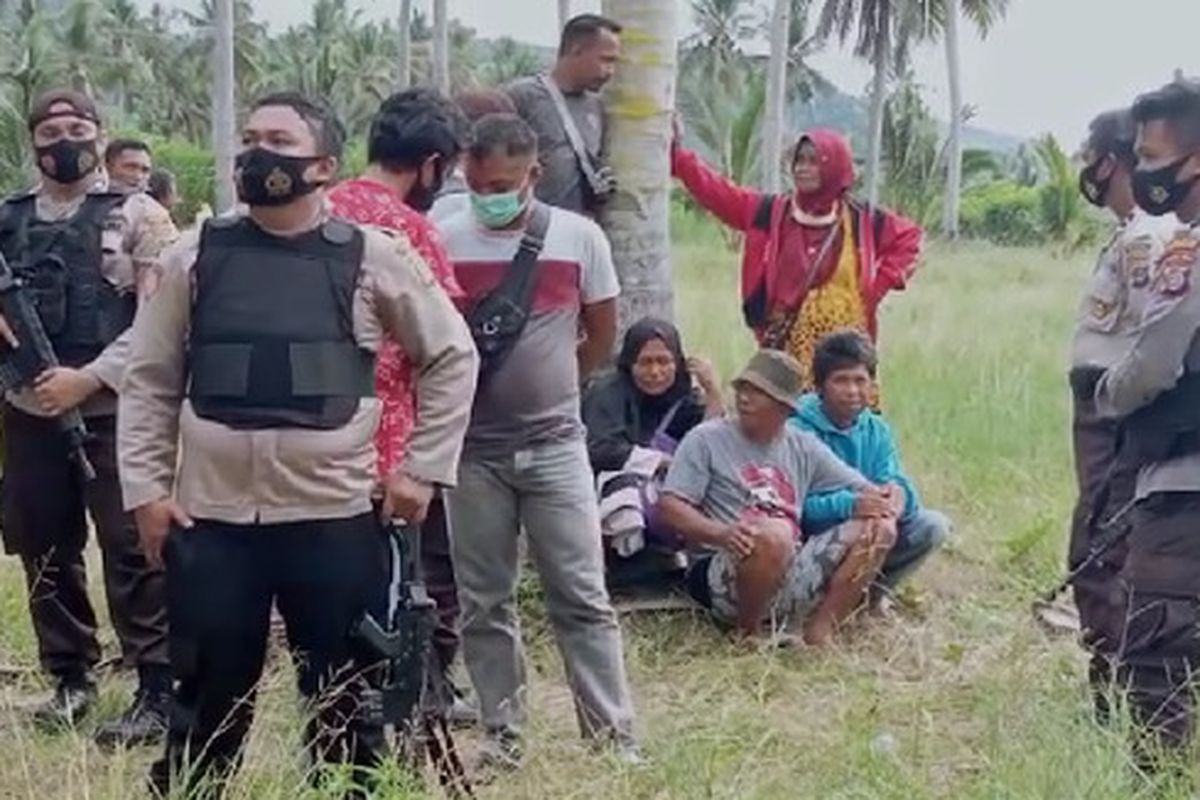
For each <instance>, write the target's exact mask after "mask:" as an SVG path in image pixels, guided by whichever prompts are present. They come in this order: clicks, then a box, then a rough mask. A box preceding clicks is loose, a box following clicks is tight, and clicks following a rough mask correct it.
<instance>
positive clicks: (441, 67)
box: [433, 0, 450, 95]
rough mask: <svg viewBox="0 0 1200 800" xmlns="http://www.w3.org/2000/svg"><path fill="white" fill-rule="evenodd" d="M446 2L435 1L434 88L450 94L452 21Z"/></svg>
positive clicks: (444, 0) (441, 0)
mask: <svg viewBox="0 0 1200 800" xmlns="http://www.w3.org/2000/svg"><path fill="white" fill-rule="evenodd" d="M448 13H449V12H448V11H447V10H446V0H433V86H434V88H435V89H437V90H438V91H439V92H441V93H442V94H446V95H448V94H450V19H449V17H448Z"/></svg>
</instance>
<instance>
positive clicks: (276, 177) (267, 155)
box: [233, 147, 321, 206]
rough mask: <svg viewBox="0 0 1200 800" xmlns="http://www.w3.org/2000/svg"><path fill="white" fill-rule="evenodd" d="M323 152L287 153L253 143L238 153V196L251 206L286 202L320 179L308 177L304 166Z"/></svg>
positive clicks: (311, 189)
mask: <svg viewBox="0 0 1200 800" xmlns="http://www.w3.org/2000/svg"><path fill="white" fill-rule="evenodd" d="M320 160H321V156H285V155H280V154H279V153H276V152H274V151H272V150H267V149H265V148H262V147H253V148H251V149H249V150H246V151H245V152H243V153H241V154H240V155H238V157H237V162H236V166H235V169H234V173H233V175H234V182H235V183H237V192H238V199H240V200H241V201H242V202H243V203H245V204H246V205H248V206H286V205H287V204H288V203H290V202H292V201H293V200H296V199H298V198H300V197H304V196H305V195H307V194H312V193H313V192H315V191H316V190H317V189H318V188H320V186H321V184H320V183H312V182H310V181H307V180H305V178H304V170H305V169H307V168H308V166H309V165H310V164H315V163H316V162H318V161H320Z"/></svg>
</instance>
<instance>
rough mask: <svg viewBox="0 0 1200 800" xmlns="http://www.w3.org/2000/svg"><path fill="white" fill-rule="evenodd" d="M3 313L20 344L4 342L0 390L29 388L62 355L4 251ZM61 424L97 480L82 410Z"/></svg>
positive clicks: (80, 463)
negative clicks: (13, 344)
mask: <svg viewBox="0 0 1200 800" xmlns="http://www.w3.org/2000/svg"><path fill="white" fill-rule="evenodd" d="M0 316H3V317H4V320H5V321H6V322H7V323H8V326H9V328H10V329H12V332H13V335H14V336H15V337H16V339H17V344H18V346H17V347H16V348H13V347H11V346H9V345H8V343H7V342H2V341H0V392H15V391H19V390H21V389H26V388H28V387H30V386H32V385H33V382H34V381H35V380H36V379H37V377H38V376H39V375H41V374H42V373H43V372H45V371H46V370H48V369H52V368H54V367H57V366H59V362H58V356H56V355H55V353H54V347H53V346H52V345H51V344H50V337H49V336H47V335H46V329H45V328H44V327H43V326H42V319H41V317H39V316H38V313H37V308H36V307H35V306H34V303H33V301H32V300H31V299H30V298H29V296H28V295H27V294H26V292H25V289H24V285H23V283H22V282H21V279H20V278H18V277H17V275H16V274H15V273H14V271H13V269H12V267H11V266H10V265H9V263H8V261H7V260H6V259H5V258H4V254H3V253H0ZM58 424H59V427H60V428H62V431H63V433H64V435H65V436H66V437H67V446H68V448H69V450H70V453H71V460H72V461H74V462H75V465H76V466H77V467H78V468H79V471H80V473H82V475H83V477H84V479H85V480H89V481H90V480H92V479H94V478H95V477H96V470H95V469H94V468H93V467H92V464H91V462H90V461H89V460H88V457H87V450H86V449H85V444H86V443H87V440H88V432H87V426H86V425H84V422H83V415H81V414H80V413H79V409H72V410H70V411H68V412H67V413H65V414H63V415H61V416H60V417H58Z"/></svg>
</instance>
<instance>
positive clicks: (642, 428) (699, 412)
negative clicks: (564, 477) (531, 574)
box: [583, 319, 724, 591]
mask: <svg viewBox="0 0 1200 800" xmlns="http://www.w3.org/2000/svg"><path fill="white" fill-rule="evenodd" d="M693 378H694V379H695V382H696V383H697V384H699V386H698V387H696V386H693V384H692V381H693ZM723 413H724V402H723V399H722V397H721V387H720V382H719V381H718V380H717V377H716V374H715V373H714V372H713V369H712V367H711V366H710V365H709V364H708V363H707V362H706V361H703V360H701V359H688V358H687V357H686V356H685V355H684V353H683V346H682V345H681V344H680V341H679V331H678V330H676V328H675V327H674V326H673V325H671V324H670V323H669V322H664V321H662V320H658V319H643V320H641V321H640V322H638V323H636V324H635V325H634V326H633V327H631V328H630V329H629V331H628V332H627V333H626V334H625V341H624V343H623V345H622V347H621V353H620V355H619V356H618V357H617V369H616V372H615V373H613V374H611V375H609V376H607V377H605V378H602V379H600V380H598V381H597V382H596V383H594V384H593V385H592V386H591V387H589V389H588V390H587V392H585V394H584V398H583V420H584V423H585V424H586V425H587V430H588V442H587V443H588V455H589V457H590V458H591V461H592V469H593V470H594V471H595V473H596V475H597V482H598V484H599V485H598V487H597V488H598V496H599V500H600V514H601V519H602V523H601V525H602V529H603V531H604V535H605V561H606V566H607V577H608V582H609V586H610V588H612V589H615V590H620V589H626V588H635V587H642V588H648V589H652V590H655V591H661V590H663V589H664V588H666V587H667V586H668V585H669V584H670V583H671V581H672V579H673V578H675V579H677V578H678V577H679V576H681V575H682V574H683V573H682V567H683V566H684V564H685V562H686V560H685V558H684V555H683V547H682V542H681V541H680V540H679V537H678V536H676V535H674V533H673V532H671V531H670V530H667V529H663V528H662V526H661V525H658V524H657V523H656V519H655V517H656V514H655V509H656V508H657V502H658V484H659V482H660V481H661V479H662V476H663V475H665V473H666V468H667V466H668V465H669V464H670V459H671V456H672V455H673V454H674V452H675V447H676V445H678V443H679V442H680V440H682V439H683V437H684V436H685V435H686V434H687V433H688V431H690V430H691V429H692V428H694V427H696V426H697V425H699V424H700V423H701V422H703V421H704V420H705V419H706V418H708V417H711V416H719V415H721V414H723Z"/></svg>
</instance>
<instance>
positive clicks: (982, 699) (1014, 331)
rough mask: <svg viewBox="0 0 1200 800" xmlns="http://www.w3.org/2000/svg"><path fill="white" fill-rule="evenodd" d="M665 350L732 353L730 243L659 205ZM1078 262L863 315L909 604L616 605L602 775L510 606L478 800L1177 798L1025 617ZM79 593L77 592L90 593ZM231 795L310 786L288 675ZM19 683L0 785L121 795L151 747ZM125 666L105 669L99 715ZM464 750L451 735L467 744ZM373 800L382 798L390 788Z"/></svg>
mask: <svg viewBox="0 0 1200 800" xmlns="http://www.w3.org/2000/svg"><path fill="white" fill-rule="evenodd" d="M675 237H676V242H677V246H676V251H675V252H676V258H675V275H676V285H677V288H678V311H679V318H680V320H681V322H682V325H683V328H684V330H685V334H686V339H687V344H688V346H689V347H690V348H691V349H692V350H694V351H696V352H702V353H706V354H708V355H709V356H710V357H712V358H713V360H714V361H715V362H716V364H717V365H718V368H719V369H720V371H721V372H722V374H723V375H724V376H725V377H726V378H728V377H730V376H732V375H733V374H734V372H735V370H736V369H737V368H738V367H739V366H740V365H741V363H742V362H743V361H744V360H745V358H746V357H747V356H748V355H749V354H750V352H751V349H752V344H751V340H750V338H749V337H748V335H747V334H746V333H745V330H744V328H743V327H742V324H741V321H740V314H739V310H738V305H739V304H738V301H737V289H736V284H737V256H736V254H735V253H732V252H730V251H728V250H727V249H726V248H725V247H724V245H723V241H722V238H721V236H720V234H719V232H718V231H716V230H715V229H714V228H713V227H712V226H711V225H709V224H707V223H701V222H698V221H696V220H694V219H691V218H687V217H681V218H679V219H677V220H676V227H675ZM1086 269H1087V264H1086V260H1085V259H1083V258H1077V259H1074V260H1067V261H1063V260H1056V259H1055V258H1053V257H1051V256H1050V255H1049V254H1047V253H1044V252H1039V251H1032V250H1002V249H992V248H985V247H980V246H975V245H971V246H963V247H954V248H941V247H939V248H935V249H934V250H933V252H932V253H931V254H930V255H929V258H928V263H927V264H926V266H925V267H924V269H923V270H922V272H921V273H920V274H919V275H918V276H917V277H916V279H915V280H914V282H913V285H912V287H911V289H910V290H909V291H908V292H905V293H903V294H898V295H895V296H893V297H892V298H890V299H889V301H888V303H887V305H886V307H885V312H884V316H883V325H882V336H881V341H882V351H883V353H882V354H883V377H882V379H883V386H884V401H885V405H886V411H887V414H888V416H889V417H890V418H891V420H892V421H893V423H894V425H895V427H896V428H897V430H898V433H899V436H900V439H901V443H902V446H903V453H904V455H905V459H906V461H907V464H908V466H909V468H910V470H911V471H912V472H913V473H914V475H915V478H916V480H917V483H918V485H919V487H920V489H921V491H922V492H923V494H924V496H925V499H926V501H927V502H928V503H929V504H930V505H934V506H937V507H941V508H944V509H946V510H947V511H948V512H950V513H951V515H952V516H953V517H954V519H955V522H956V525H957V531H956V537H955V541H954V543H953V545H952V546H951V547H950V548H949V549H948V550H947V551H946V552H944V553H942V554H940V555H939V556H938V557H937V558H936V559H935V560H934V562H933V563H932V564H931V565H930V566H929V568H927V569H926V570H924V571H923V572H922V573H920V574H918V576H917V577H916V578H915V581H914V584H915V590H916V594H917V596H918V599H919V601H920V603H919V610H918V611H916V612H914V613H913V614H911V615H910V616H909V617H907V618H906V619H905V620H904V621H903V622H901V623H899V624H892V625H883V626H878V625H877V626H860V627H857V628H855V629H852V630H850V631H848V632H847V633H846V635H845V636H844V637H843V639H842V640H841V642H840V644H839V645H838V646H837V647H836V648H835V649H833V650H832V651H830V652H826V653H811V652H801V653H791V654H780V653H760V652H746V651H744V650H741V649H739V648H737V647H735V646H733V645H732V644H730V643H729V642H728V641H726V640H725V639H724V638H723V637H722V636H721V635H720V634H719V633H717V632H716V631H714V630H713V629H712V628H710V627H709V626H708V625H707V624H706V623H705V621H704V620H702V619H699V618H696V617H691V616H688V615H686V614H685V615H678V614H677V615H673V616H646V615H642V616H636V617H632V618H627V619H626V620H625V631H626V649H627V660H628V662H629V667H630V674H631V678H632V682H633V686H634V692H635V695H636V701H637V706H638V710H639V714H640V722H639V724H640V728H641V732H642V737H643V740H644V743H645V748H646V751H647V754H648V756H649V757H650V759H651V766H649V767H648V768H645V769H641V770H627V769H622V768H620V767H619V766H617V765H616V764H615V763H613V762H612V761H610V760H609V759H608V758H607V757H605V756H602V755H597V754H593V753H591V752H590V751H588V750H587V749H586V748H585V747H584V746H583V745H581V744H580V743H579V742H578V741H577V739H576V733H575V728H574V715H573V713H572V712H571V706H570V697H569V695H568V693H567V691H566V689H565V686H564V680H563V676H562V669H561V666H560V662H559V659H558V655H557V651H556V650H555V648H554V646H553V642H552V641H551V639H550V638H549V636H548V634H547V631H546V626H545V622H544V616H543V615H542V614H540V613H539V612H538V610H536V609H533V608H530V609H528V613H527V617H528V619H529V622H530V624H529V625H528V626H527V633H528V634H529V638H530V648H529V650H530V654H529V655H530V660H531V664H532V669H531V676H532V677H531V681H532V686H531V695H532V709H533V718H532V720H531V725H530V759H529V763H528V765H527V766H526V767H525V768H524V769H523V770H522V771H521V772H519V773H517V774H515V775H512V776H507V777H504V778H502V779H500V780H498V781H497V782H496V783H494V784H492V785H489V786H486V787H483V788H482V789H481V796H482V797H484V798H508V797H520V798H555V799H556V800H557V799H558V798H601V797H613V798H647V799H648V798H655V799H656V800H657V799H658V798H684V799H688V800H690V799H691V798H764V800H770V799H773V798H780V799H781V800H783V799H784V798H787V799H788V800H790V799H791V798H822V799H824V798H838V799H841V798H845V799H846V800H851V799H853V800H876V799H879V800H890V799H891V798H895V800H914V799H916V800H919V799H921V798H953V799H954V800H959V799H960V798H962V799H964V800H996V799H997V798H999V799H1001V800H1025V799H1026V798H1028V799H1029V800H1040V799H1041V798H1047V799H1053V800H1059V799H1060V798H1063V799H1073V798H1078V799H1079V800H1084V799H1085V798H1086V799H1087V800H1097V799H1098V800H1118V799H1119V798H1120V799H1122V800H1124V799H1126V798H1147V799H1148V798H1151V797H1154V798H1167V799H1168V800H1173V798H1183V797H1187V796H1188V795H1187V793H1186V792H1185V791H1183V790H1182V789H1180V788H1178V787H1174V788H1172V787H1162V786H1153V785H1150V784H1147V783H1145V782H1144V781H1143V780H1142V779H1141V778H1138V777H1137V776H1136V775H1135V774H1134V772H1133V770H1132V767H1131V766H1130V764H1129V761H1128V758H1127V756H1126V752H1125V748H1124V742H1123V736H1122V734H1121V731H1120V727H1119V726H1118V728H1117V729H1116V730H1115V731H1114V730H1108V729H1104V728H1100V727H1098V726H1096V725H1095V724H1094V723H1093V722H1092V721H1091V719H1090V713H1089V701H1088V697H1087V692H1086V689H1085V685H1084V677H1083V669H1082V666H1083V665H1082V658H1081V656H1080V654H1079V652H1078V651H1077V649H1076V648H1075V647H1074V646H1073V644H1072V643H1070V642H1064V641H1051V640H1048V639H1047V638H1045V637H1044V636H1043V634H1041V633H1040V632H1039V631H1038V630H1037V629H1035V628H1034V627H1033V626H1032V625H1031V623H1030V620H1029V616H1028V612H1027V610H1026V609H1027V604H1028V601H1029V600H1030V598H1031V593H1032V592H1033V590H1034V588H1035V587H1040V586H1043V585H1045V584H1047V583H1048V582H1049V581H1050V580H1051V579H1052V578H1053V577H1054V575H1055V573H1056V571H1057V568H1058V563H1059V561H1060V560H1061V553H1062V550H1063V546H1064V543H1063V540H1064V536H1065V530H1066V522H1067V517H1068V510H1069V505H1070V501H1071V485H1072V478H1071V466H1070V459H1069V453H1068V437H1067V393H1066V388H1065V379H1064V352H1065V345H1066V341H1067V339H1068V336H1069V330H1070V324H1071V316H1072V312H1073V309H1074V307H1075V298H1076V296H1077V292H1078V287H1079V285H1080V283H1081V282H1082V280H1083V278H1084V275H1085V273H1086ZM0 589H2V591H0V618H2V619H3V624H0V663H12V664H26V665H32V664H33V663H34V662H35V653H34V647H33V642H32V637H31V635H30V633H29V629H28V622H27V620H26V615H25V613H24V610H23V606H22V597H23V589H22V587H21V578H20V573H19V567H18V565H17V564H16V563H15V562H13V561H5V562H3V563H0ZM96 596H97V597H99V593H98V592H97V595H96ZM267 684H268V685H267V687H266V691H265V693H264V703H263V705H262V708H261V713H260V718H259V722H258V724H257V725H256V727H255V731H254V734H253V742H252V746H251V750H250V754H249V757H248V763H247V768H246V769H245V770H244V772H243V774H242V776H241V777H240V779H239V781H238V784H237V787H236V789H235V792H234V795H233V796H234V797H235V798H239V799H240V800H273V799H274V798H281V799H284V798H286V799H287V800H292V799H293V798H302V797H315V796H319V795H314V794H310V793H308V792H307V790H306V789H305V787H304V783H303V771H302V769H301V767H300V765H299V762H298V760H297V756H296V752H297V748H298V740H299V733H298V729H299V721H298V720H299V718H298V715H297V712H296V710H295V709H296V705H295V702H294V697H293V685H294V684H293V682H292V676H291V674H290V669H289V668H287V667H286V665H285V660H284V659H278V660H277V663H276V666H275V668H274V669H273V670H272V672H271V675H270V677H269V678H268V679H267ZM35 688H37V684H36V682H35V681H34V680H33V679H28V680H25V681H22V682H19V683H17V684H15V685H13V686H10V687H9V688H7V689H5V690H4V691H3V693H2V694H0V752H3V753H4V754H5V758H3V759H0V797H2V798H30V800H33V799H34V798H37V799H38V800H41V798H59V797H63V798H91V799H92V800H125V798H130V797H138V796H140V792H141V786H142V782H143V776H144V774H145V768H146V766H147V763H148V761H149V759H150V757H151V755H152V754H148V753H143V752H136V753H129V754H118V755H115V756H113V755H102V754H100V753H99V752H98V751H96V750H95V749H94V748H93V747H92V746H91V745H90V744H89V743H88V740H87V737H86V734H87V733H88V732H89V731H90V728H89V729H87V730H84V731H82V732H81V733H80V735H64V736H57V737H48V736H45V735H42V734H38V733H35V732H34V731H33V730H32V729H31V728H29V727H28V726H27V725H26V724H25V723H24V712H23V710H22V708H21V705H22V703H24V702H25V698H26V697H27V695H28V693H29V692H30V691H31V690H33V689H35ZM127 689H128V686H127V679H124V678H121V679H113V680H108V681H107V682H106V684H105V696H104V708H103V712H104V713H116V712H117V711H119V708H120V705H121V704H122V703H123V701H124V699H125V694H124V692H126V691H127ZM468 746H469V744H468ZM389 796H390V797H403V796H406V792H403V791H401V790H396V792H394V793H393V794H391V795H389Z"/></svg>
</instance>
